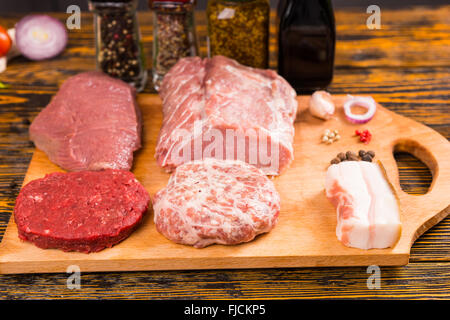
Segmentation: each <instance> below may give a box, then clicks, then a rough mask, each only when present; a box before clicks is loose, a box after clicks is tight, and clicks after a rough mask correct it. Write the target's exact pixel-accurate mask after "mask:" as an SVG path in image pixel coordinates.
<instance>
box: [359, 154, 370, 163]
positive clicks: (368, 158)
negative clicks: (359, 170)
mask: <svg viewBox="0 0 450 320" xmlns="http://www.w3.org/2000/svg"><path fill="white" fill-rule="evenodd" d="M361 160H362V161H367V162H372V157H371V156H370V155H368V154H365V155H364V156H362V157H361Z"/></svg>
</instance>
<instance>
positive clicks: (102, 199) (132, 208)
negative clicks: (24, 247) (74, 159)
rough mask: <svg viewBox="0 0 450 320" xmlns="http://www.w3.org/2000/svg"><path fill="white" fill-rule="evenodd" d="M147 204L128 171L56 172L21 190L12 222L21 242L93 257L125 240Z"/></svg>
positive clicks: (145, 192)
mask: <svg viewBox="0 0 450 320" xmlns="http://www.w3.org/2000/svg"><path fill="white" fill-rule="evenodd" d="M149 201H150V197H149V194H148V192H147V191H146V190H145V189H144V187H143V186H142V185H141V184H140V183H139V181H137V180H136V178H135V177H134V175H133V174H132V173H131V172H129V171H125V170H104V171H96V172H95V171H82V172H70V173H60V172H56V173H52V174H48V175H46V176H45V177H44V178H42V179H37V180H34V181H31V182H30V183H28V184H27V185H26V186H24V187H23V188H22V190H21V191H20V194H19V196H18V197H17V200H16V206H15V208H14V218H15V221H16V224H17V228H18V230H19V237H20V238H21V239H22V240H27V241H30V242H32V243H34V244H35V245H36V246H38V247H40V248H45V249H47V248H58V249H62V250H64V251H80V252H85V253H89V252H96V251H100V250H102V249H104V248H107V247H111V246H113V245H115V244H117V243H118V242H120V241H122V240H123V239H125V238H127V237H128V236H129V235H130V234H131V233H132V232H133V231H134V230H135V229H136V227H137V225H138V224H139V222H140V221H141V220H142V217H143V216H144V214H145V212H146V211H147V208H148V204H149Z"/></svg>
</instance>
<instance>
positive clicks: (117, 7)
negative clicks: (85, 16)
mask: <svg viewBox="0 0 450 320" xmlns="http://www.w3.org/2000/svg"><path fill="white" fill-rule="evenodd" d="M137 3H138V0H122V1H118V0H106V1H105V0H95V1H94V0H90V1H89V9H90V10H91V11H93V12H94V28H95V42H96V53H97V55H96V56H97V68H98V69H100V70H102V71H103V72H105V73H107V74H109V75H110V76H112V77H116V78H119V79H121V80H123V81H125V82H127V83H129V84H131V85H133V86H134V87H136V89H137V90H138V91H141V90H142V89H143V88H144V87H145V83H146V81H147V70H146V68H145V58H144V53H143V50H142V45H141V39H140V33H139V26H138V22H137V17H136V8H137Z"/></svg>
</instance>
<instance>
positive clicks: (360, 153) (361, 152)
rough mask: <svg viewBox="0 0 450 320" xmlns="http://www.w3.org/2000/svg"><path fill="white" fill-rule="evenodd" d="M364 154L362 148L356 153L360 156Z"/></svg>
mask: <svg viewBox="0 0 450 320" xmlns="http://www.w3.org/2000/svg"><path fill="white" fill-rule="evenodd" d="M365 154H366V152H365V151H364V150H359V152H358V155H359V156H360V157H361V158H362V157H364V155H365Z"/></svg>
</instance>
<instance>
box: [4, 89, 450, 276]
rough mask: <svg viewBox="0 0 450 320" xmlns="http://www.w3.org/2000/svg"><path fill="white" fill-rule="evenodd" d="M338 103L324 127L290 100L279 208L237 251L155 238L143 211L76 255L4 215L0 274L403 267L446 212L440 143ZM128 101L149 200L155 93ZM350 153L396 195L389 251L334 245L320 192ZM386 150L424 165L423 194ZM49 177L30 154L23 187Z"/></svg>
mask: <svg viewBox="0 0 450 320" xmlns="http://www.w3.org/2000/svg"><path fill="white" fill-rule="evenodd" d="M344 98H345V97H342V96H337V97H335V102H336V104H337V106H338V109H337V112H336V116H335V117H334V119H331V120H329V121H326V122H324V121H322V120H319V119H316V118H313V117H312V116H311V115H310V114H309V112H308V111H307V106H308V102H309V97H299V98H298V100H299V112H298V115H297V120H296V123H295V129H296V135H295V142H294V144H295V146H294V150H295V160H294V162H293V163H292V165H291V167H290V168H289V169H287V170H286V171H285V172H284V174H283V175H281V176H280V177H276V178H274V179H273V181H274V183H275V186H276V188H277V190H278V191H279V192H280V195H281V202H282V203H281V213H280V216H279V221H278V224H277V226H276V227H275V229H274V230H272V231H271V232H270V233H268V234H264V235H261V236H258V237H257V238H256V239H255V240H254V241H252V242H249V243H245V244H241V245H236V246H223V245H212V246H210V247H207V248H204V249H195V248H192V247H189V246H184V245H180V244H175V243H173V242H171V241H169V240H167V239H166V238H164V237H163V236H162V235H160V234H159V233H158V232H157V231H156V229H155V226H154V223H153V213H152V212H151V210H149V212H148V214H147V216H146V218H145V219H144V221H143V224H142V225H141V226H140V227H139V228H138V230H136V232H134V233H133V234H132V235H131V236H130V237H129V238H128V239H126V240H124V241H123V242H121V243H120V244H118V245H116V246H114V247H113V248H110V249H106V250H103V251H101V252H98V253H91V254H84V253H76V252H70V253H67V252H62V251H59V250H53V249H48V250H43V249H39V248H37V247H35V246H34V245H33V244H31V243H27V242H23V241H21V240H19V238H18V235H17V228H16V225H15V223H14V219H13V218H11V220H10V222H9V224H8V227H7V229H6V232H5V235H4V237H3V241H2V242H1V244H0V273H45V272H66V270H67V267H68V266H70V265H77V266H79V267H80V269H81V272H88V271H135V270H174V269H230V268H280V267H315V266H366V265H372V264H375V265H379V266H385V265H405V264H407V263H408V259H409V253H410V248H411V245H412V243H413V242H414V241H415V240H416V239H417V238H418V237H419V236H420V235H421V234H422V233H423V232H425V231H426V230H427V229H429V228H430V227H432V226H433V225H435V224H436V223H438V222H439V221H440V220H442V219H443V218H444V217H445V216H447V214H448V213H449V212H450V206H449V203H450V201H449V199H450V197H449V195H450V143H449V142H448V141H447V139H445V138H444V137H443V136H441V135H439V134H438V133H437V132H435V131H433V130H432V129H430V128H428V127H426V126H424V125H422V124H419V123H417V122H415V121H413V120H410V119H407V118H405V117H402V116H399V115H397V114H395V113H393V112H391V111H388V110H387V109H385V108H383V107H381V106H378V110H377V112H376V114H375V117H374V118H373V119H372V120H371V121H370V122H369V123H367V124H365V125H354V124H350V123H349V122H348V121H346V120H345V117H344V114H343V110H342V107H341V106H342V102H343V100H344ZM138 102H139V105H140V107H141V109H142V113H143V118H144V132H143V136H144V139H143V140H144V143H143V148H142V149H141V150H140V151H138V152H137V153H136V154H135V162H134V168H133V172H134V173H135V175H136V177H137V178H138V179H139V181H141V183H143V185H144V186H145V187H146V188H147V190H148V191H149V192H150V195H151V196H153V195H154V194H155V192H156V191H158V190H159V189H161V188H163V187H164V186H165V185H166V183H167V181H168V178H169V174H167V173H165V172H164V170H162V169H160V168H159V167H158V166H157V164H156V161H155V159H154V150H155V144H156V139H157V135H158V132H159V128H160V126H161V122H162V113H161V101H160V99H159V98H158V97H157V96H156V95H145V94H143V95H140V96H139V100H138ZM255 108H257V106H255ZM327 128H329V129H337V130H339V132H340V134H341V136H342V139H341V140H340V141H338V142H336V143H334V144H332V145H325V144H323V143H320V138H321V135H322V133H323V131H324V130H325V129H327ZM355 129H369V130H370V131H371V132H372V133H373V139H372V142H371V143H370V144H369V145H368V146H366V145H364V144H362V143H360V142H359V141H358V138H357V137H355V136H354V131H355ZM359 149H364V150H367V149H372V150H374V151H375V152H376V159H378V160H381V161H382V163H383V164H384V166H385V168H386V170H387V174H388V176H389V178H390V181H391V182H392V184H393V185H394V188H395V189H396V191H397V193H398V195H399V198H400V205H401V219H402V223H403V230H402V234H401V238H400V240H399V242H398V243H397V244H396V246H395V247H394V248H390V249H383V250H379V249H377V250H374V249H373V250H360V249H354V248H347V247H345V246H343V245H342V244H341V243H340V242H339V241H338V240H337V239H336V235H335V228H336V212H335V209H334V207H333V206H332V205H331V204H330V203H329V202H328V201H327V199H326V197H325V193H324V178H325V171H326V169H327V167H328V164H329V161H330V160H331V159H332V158H333V157H335V156H336V154H337V153H338V152H340V151H347V150H352V151H355V152H357V151H358V150H359ZM394 150H396V151H407V152H410V153H411V154H413V155H415V156H416V157H418V158H419V159H421V160H422V161H424V162H425V163H426V164H427V165H428V167H429V168H430V169H431V171H432V174H433V182H432V184H431V187H430V190H429V192H428V193H427V194H425V195H421V196H413V195H408V194H406V193H405V192H403V191H402V189H401V188H400V185H399V179H398V170H397V166H396V162H395V159H394V157H393V151H394ZM55 171H62V170H61V169H59V168H58V167H57V166H56V165H54V164H52V163H51V162H50V161H49V160H48V158H47V156H46V155H45V154H44V153H43V152H41V151H40V150H36V151H35V153H34V155H33V158H32V160H31V163H30V166H29V169H28V172H27V174H26V177H25V180H24V184H26V183H28V182H29V181H31V180H33V179H37V178H41V177H43V176H44V175H45V174H47V173H51V172H55Z"/></svg>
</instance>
